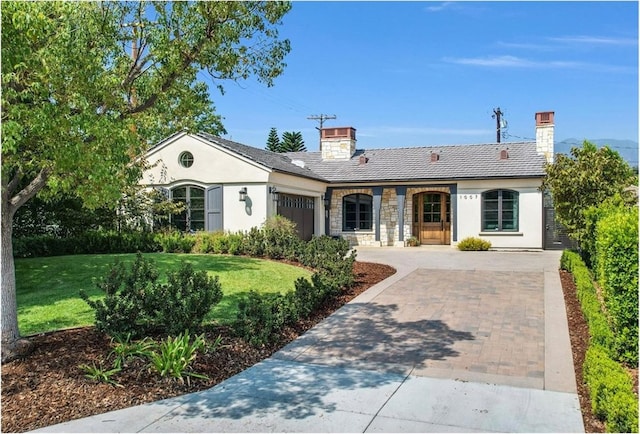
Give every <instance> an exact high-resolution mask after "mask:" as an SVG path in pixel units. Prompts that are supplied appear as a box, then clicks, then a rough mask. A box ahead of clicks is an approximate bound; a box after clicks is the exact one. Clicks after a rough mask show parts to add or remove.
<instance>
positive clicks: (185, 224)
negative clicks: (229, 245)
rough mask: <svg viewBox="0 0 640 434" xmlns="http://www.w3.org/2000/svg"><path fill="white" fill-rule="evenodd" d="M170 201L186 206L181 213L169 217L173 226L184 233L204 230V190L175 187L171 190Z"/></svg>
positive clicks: (190, 187)
mask: <svg viewBox="0 0 640 434" xmlns="http://www.w3.org/2000/svg"><path fill="white" fill-rule="evenodd" d="M171 199H172V200H173V201H174V202H182V203H184V204H185V205H186V209H185V210H184V211H183V212H181V213H180V214H177V215H174V216H172V217H171V223H172V224H173V226H175V227H176V228H177V229H179V230H181V231H185V232H191V231H201V230H204V188H200V187H196V186H194V185H187V186H184V187H177V188H174V189H173V190H171Z"/></svg>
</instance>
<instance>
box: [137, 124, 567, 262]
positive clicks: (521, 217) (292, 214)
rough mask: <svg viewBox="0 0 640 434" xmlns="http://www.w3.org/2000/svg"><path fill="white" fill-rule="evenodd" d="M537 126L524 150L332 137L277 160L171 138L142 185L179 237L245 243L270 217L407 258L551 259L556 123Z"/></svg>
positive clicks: (337, 131)
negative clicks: (377, 145)
mask: <svg viewBox="0 0 640 434" xmlns="http://www.w3.org/2000/svg"><path fill="white" fill-rule="evenodd" d="M535 119H536V140H535V141H530V142H509V143H489V144H474V145H455V146H449V145H448V146H428V147H406V148H386V149H357V148H356V130H355V129H354V128H351V127H342V128H334V127H330V128H323V129H322V130H321V140H320V150H319V151H317V152H293V153H284V154H278V153H273V152H270V151H267V150H264V149H258V148H254V147H251V146H247V145H244V144H240V143H236V142H233V141H230V140H226V139H223V138H220V137H215V136H212V135H210V134H207V133H189V132H179V133H176V134H174V135H172V136H170V137H168V138H167V139H165V140H163V141H162V142H160V143H158V144H157V145H155V146H154V147H153V148H151V149H150V150H149V151H148V152H147V154H146V158H147V160H148V162H149V163H150V164H151V167H150V168H149V169H147V170H146V171H145V173H144V176H143V179H142V180H141V183H143V184H144V185H146V186H148V187H152V188H162V189H164V190H165V191H166V192H167V193H168V194H169V195H170V197H171V198H172V199H173V200H179V201H183V202H185V203H187V205H188V206H187V210H186V211H185V212H184V213H183V214H182V215H180V216H176V217H175V218H174V219H173V222H172V223H173V224H174V225H176V226H177V227H178V228H180V229H183V230H206V231H230V232H235V231H247V230H249V229H250V228H251V227H254V226H260V225H261V224H262V223H263V222H264V221H265V220H266V219H267V218H268V217H270V216H273V215H276V214H279V215H283V216H285V217H287V218H289V219H291V220H293V221H294V222H296V224H297V229H298V232H299V234H300V236H301V237H302V238H304V239H310V238H311V236H312V235H321V234H327V235H332V236H342V237H344V238H346V239H348V240H349V241H350V243H351V244H352V245H367V246H404V245H406V242H407V239H408V238H410V237H416V238H418V239H419V240H420V242H421V243H422V244H443V245H455V244H456V243H457V242H458V241H459V240H461V239H463V238H465V237H469V236H474V237H481V238H484V239H487V240H489V241H491V243H492V245H493V247H495V248H516V249H528V248H531V249H541V248H550V247H553V246H554V245H556V244H558V239H559V237H560V235H559V234H557V233H556V232H557V231H556V228H555V226H554V225H553V224H552V223H553V222H551V221H548V219H545V205H547V207H546V208H549V206H548V203H547V202H548V201H546V200H545V198H544V194H543V192H541V191H540V190H539V187H540V185H541V182H542V179H543V177H544V175H545V172H544V165H545V162H552V161H553V152H554V150H553V146H554V143H553V141H554V113H553V112H541V113H536V116H535ZM551 211H552V210H551ZM547 217H548V216H547Z"/></svg>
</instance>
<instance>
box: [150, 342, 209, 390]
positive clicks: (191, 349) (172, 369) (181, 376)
mask: <svg viewBox="0 0 640 434" xmlns="http://www.w3.org/2000/svg"><path fill="white" fill-rule="evenodd" d="M205 346H206V342H205V339H204V335H199V336H196V337H195V338H193V339H191V335H190V334H189V331H188V330H185V331H184V332H182V333H180V334H179V335H178V336H176V337H175V338H174V337H172V336H168V337H167V338H165V339H164V340H163V341H161V342H160V343H158V344H157V345H156V348H155V349H153V350H151V352H150V353H149V361H150V364H151V367H152V368H153V370H155V371H156V372H157V373H158V374H160V376H161V377H171V378H174V379H176V380H179V381H180V382H184V380H185V378H186V380H187V381H189V378H190V377H195V378H201V379H206V378H207V376H206V375H202V374H198V373H196V372H193V371H191V370H190V365H191V363H192V362H193V361H194V360H195V359H196V356H197V355H198V351H202V350H203V349H204V348H205Z"/></svg>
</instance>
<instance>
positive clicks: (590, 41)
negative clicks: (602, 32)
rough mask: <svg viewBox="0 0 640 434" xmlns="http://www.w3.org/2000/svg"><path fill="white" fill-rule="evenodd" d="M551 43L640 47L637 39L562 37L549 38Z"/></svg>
mask: <svg viewBox="0 0 640 434" xmlns="http://www.w3.org/2000/svg"><path fill="white" fill-rule="evenodd" d="M547 39H548V40H549V41H553V42H562V43H567V44H585V45H638V40H637V39H631V38H611V37H606V36H560V37H555V38H547Z"/></svg>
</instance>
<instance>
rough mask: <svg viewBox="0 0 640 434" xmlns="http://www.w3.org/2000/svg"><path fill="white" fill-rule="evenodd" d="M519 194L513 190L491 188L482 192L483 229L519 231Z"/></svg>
mask: <svg viewBox="0 0 640 434" xmlns="http://www.w3.org/2000/svg"><path fill="white" fill-rule="evenodd" d="M518 196H519V193H518V192H517V191H513V190H491V191H485V192H484V193H482V230H483V231H514V232H515V231H517V230H518Z"/></svg>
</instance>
